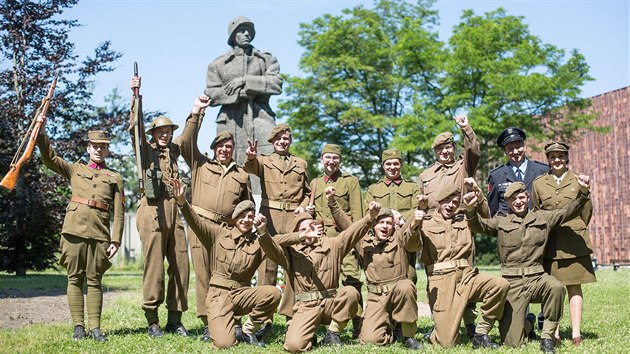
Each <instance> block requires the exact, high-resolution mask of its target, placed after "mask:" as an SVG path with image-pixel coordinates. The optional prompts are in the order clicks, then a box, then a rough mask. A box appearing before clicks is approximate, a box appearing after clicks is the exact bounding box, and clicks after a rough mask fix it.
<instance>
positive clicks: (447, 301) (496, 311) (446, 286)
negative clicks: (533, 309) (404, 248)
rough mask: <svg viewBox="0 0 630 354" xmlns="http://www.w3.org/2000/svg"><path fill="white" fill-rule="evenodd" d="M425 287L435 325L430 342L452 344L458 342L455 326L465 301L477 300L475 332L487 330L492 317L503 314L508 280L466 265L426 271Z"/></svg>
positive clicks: (490, 324) (496, 318) (491, 324)
mask: <svg viewBox="0 0 630 354" xmlns="http://www.w3.org/2000/svg"><path fill="white" fill-rule="evenodd" d="M428 287H429V305H430V306H431V308H432V309H433V322H434V325H435V328H434V329H433V332H432V333H431V342H432V343H434V344H439V345H441V346H443V347H452V346H454V345H456V344H457V343H458V342H459V326H460V323H461V321H462V317H463V315H464V311H465V309H466V307H467V306H468V303H469V302H480V303H481V306H480V310H481V319H480V320H479V323H478V324H477V333H480V334H488V332H489V331H490V329H492V326H493V325H494V323H495V321H497V320H499V319H500V318H501V317H502V316H503V311H504V305H505V298H506V296H507V293H508V288H509V283H508V282H507V281H506V280H505V279H503V278H500V277H494V276H490V275H486V274H479V271H478V270H477V269H476V268H473V267H466V268H459V269H456V270H452V271H449V272H445V273H437V272H435V273H433V274H430V275H429V276H428Z"/></svg>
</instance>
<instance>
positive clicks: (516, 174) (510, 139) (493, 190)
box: [488, 127, 549, 216]
mask: <svg viewBox="0 0 630 354" xmlns="http://www.w3.org/2000/svg"><path fill="white" fill-rule="evenodd" d="M526 138H527V135H525V132H524V131H523V130H522V129H519V128H515V127H510V128H506V129H504V130H503V131H502V132H501V134H500V135H499V137H498V138H497V145H499V147H500V148H502V149H503V152H505V155H506V156H507V157H508V159H509V161H508V163H506V164H504V165H501V166H499V167H497V168H495V169H494V170H492V171H490V176H489V177H488V205H489V206H490V213H491V214H492V215H493V216H494V215H495V214H497V213H501V214H502V215H507V213H508V211H509V207H508V204H507V202H506V200H505V197H504V196H503V194H504V193H505V190H506V189H507V187H508V186H509V185H510V184H511V183H513V182H523V183H525V186H526V187H527V191H528V192H531V190H532V182H533V181H534V179H535V178H536V177H538V176H540V175H543V174H545V173H547V172H548V171H549V167H548V166H547V165H546V164H543V163H540V162H538V161H534V160H529V159H528V158H526V157H525V152H526V150H527V149H526V147H525V139H526ZM530 208H531V203H530Z"/></svg>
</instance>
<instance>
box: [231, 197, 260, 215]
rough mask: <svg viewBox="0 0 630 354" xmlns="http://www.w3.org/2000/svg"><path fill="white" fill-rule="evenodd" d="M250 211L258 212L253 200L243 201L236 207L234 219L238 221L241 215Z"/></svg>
mask: <svg viewBox="0 0 630 354" xmlns="http://www.w3.org/2000/svg"><path fill="white" fill-rule="evenodd" d="M248 210H253V211H256V205H255V204H254V202H252V201H251V200H243V201H242V202H240V203H238V204H237V205H236V208H234V211H233V212H232V219H236V218H237V217H238V216H239V215H241V213H243V212H244V211H248Z"/></svg>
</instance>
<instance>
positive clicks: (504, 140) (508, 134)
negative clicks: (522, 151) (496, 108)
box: [497, 127, 527, 147]
mask: <svg viewBox="0 0 630 354" xmlns="http://www.w3.org/2000/svg"><path fill="white" fill-rule="evenodd" d="M526 138H527V135H526V134H525V132H524V131H523V130H522V129H519V128H515V127H510V128H505V129H504V130H503V131H502V132H501V134H499V137H498V138H497V145H499V147H504V146H505V145H507V144H508V143H511V142H513V141H524V140H525V139H526Z"/></svg>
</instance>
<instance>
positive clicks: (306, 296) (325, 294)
mask: <svg viewBox="0 0 630 354" xmlns="http://www.w3.org/2000/svg"><path fill="white" fill-rule="evenodd" d="M335 295H337V289H331V290H323V291H310V292H308V293H299V294H295V301H313V300H319V299H328V298H331V297H335Z"/></svg>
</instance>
